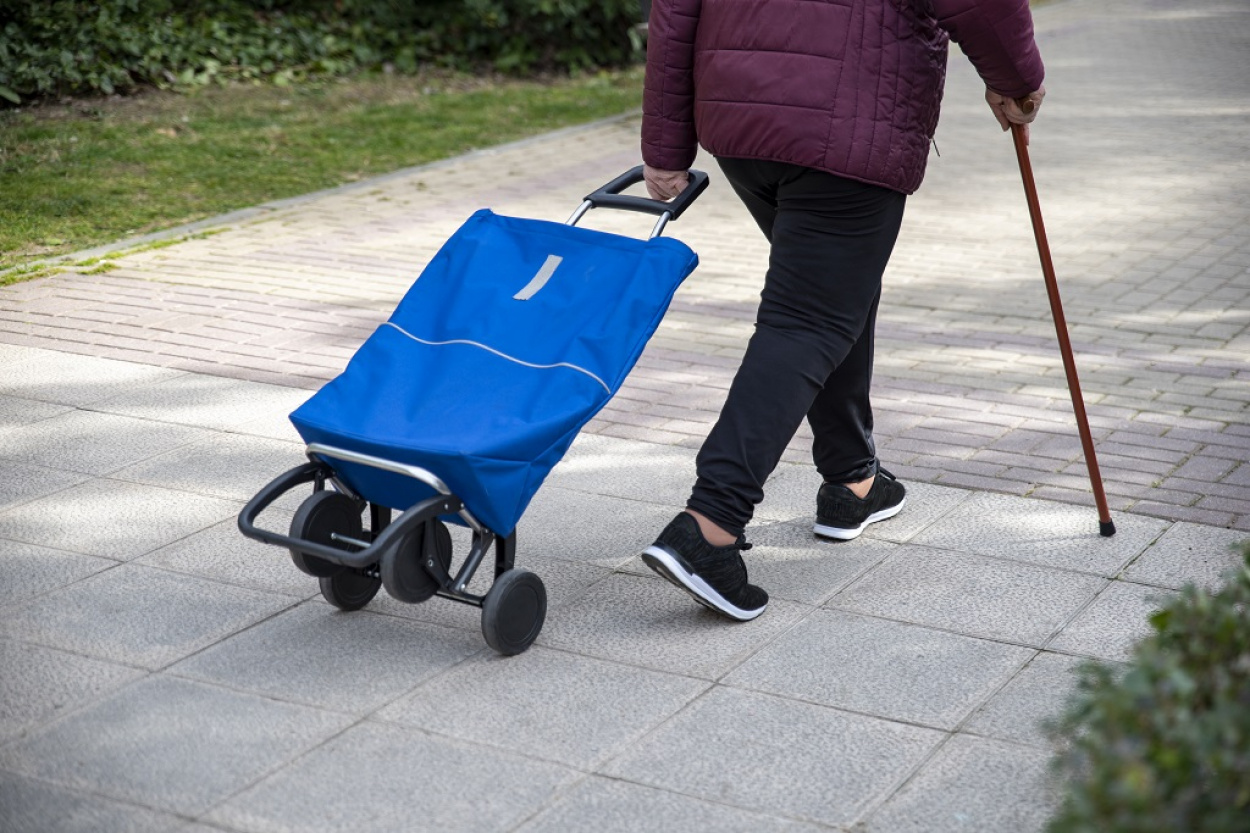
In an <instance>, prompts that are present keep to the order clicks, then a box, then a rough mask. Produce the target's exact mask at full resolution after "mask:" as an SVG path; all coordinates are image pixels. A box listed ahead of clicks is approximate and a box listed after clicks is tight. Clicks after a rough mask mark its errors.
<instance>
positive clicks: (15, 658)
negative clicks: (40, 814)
mask: <svg viewBox="0 0 1250 833" xmlns="http://www.w3.org/2000/svg"><path fill="white" fill-rule="evenodd" d="M143 675H144V672H142V671H140V670H138V669H136V668H129V667H127V666H124V665H116V664H114V663H109V662H101V661H100V660H94V659H88V658H87V657H83V656H79V655H78V654H71V653H65V652H63V651H54V650H52V649H51V648H41V647H39V646H37V645H26V644H23V643H21V642H13V641H10V640H7V639H0V745H3V744H4V743H5V742H7V741H10V740H13V739H14V738H17V737H20V736H21V735H22V734H23V733H25V732H27V731H29V730H31V729H33V728H35V727H37V726H40V725H42V724H44V723H47V722H49V721H51V720H54V719H56V718H57V717H58V716H60V715H63V714H66V713H67V712H70V711H73V710H74V709H75V708H77V707H78V706H81V705H84V704H86V703H88V702H89V701H91V700H92V699H94V698H96V697H99V696H100V695H102V694H105V693H107V692H109V691H112V690H113V689H116V688H118V687H119V686H122V685H124V684H126V683H128V682H131V681H132V680H135V679H138V678H139V677H142V676H143ZM0 803H2V802H0ZM0 829H4V830H8V829H9V828H7V827H4V828H0Z"/></svg>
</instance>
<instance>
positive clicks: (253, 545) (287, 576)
mask: <svg viewBox="0 0 1250 833" xmlns="http://www.w3.org/2000/svg"><path fill="white" fill-rule="evenodd" d="M272 518H273V528H274V529H279V530H282V529H285V528H286V527H288V526H289V525H290V515H289V514H288V513H284V512H280V511H276V510H274V511H273V513H272ZM133 563H135V564H145V565H147V566H149V567H159V568H160V569H162V570H170V571H172V572H175V573H185V574H186V575H189V576H199V577H200V578H206V579H210V580H212V581H216V582H220V583H222V584H234V585H238V586H239V587H246V588H249V589H251V590H259V591H261V592H263V593H276V594H279V595H284V596H292V597H294V598H298V599H308V598H311V597H313V596H315V595H317V593H318V590H317V579H315V578H313V577H312V576H309V575H306V574H304V573H302V572H300V571H299V569H298V568H297V567H296V566H295V565H294V564H293V563H292V562H291V557H290V554H289V552H288V551H287V550H285V549H281V548H279V547H274V546H270V545H268V544H262V543H260V542H259V541H253V540H252V539H251V538H246V537H244V536H243V534H242V533H240V532H239V525H238V522H237V521H235V520H234V519H230V520H225V521H222V522H221V523H218V524H214V525H213V526H210V527H209V528H208V529H204V530H201V531H199V532H196V533H194V534H192V535H188V536H187V537H186V538H182V539H180V540H178V541H175V542H174V543H172V544H169V545H168V546H164V547H161V548H160V549H158V550H155V551H153V552H150V553H148V554H147V555H145V556H142V557H140V558H136V559H135V560H134V562H133Z"/></svg>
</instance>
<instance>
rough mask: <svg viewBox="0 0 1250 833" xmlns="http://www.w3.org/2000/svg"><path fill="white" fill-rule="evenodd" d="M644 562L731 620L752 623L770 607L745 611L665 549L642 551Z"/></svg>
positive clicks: (655, 547)
mask: <svg viewBox="0 0 1250 833" xmlns="http://www.w3.org/2000/svg"><path fill="white" fill-rule="evenodd" d="M642 560H643V562H644V563H646V565H647V566H648V567H650V568H651V569H652V570H654V571H655V572H656V573H658V574H659V575H661V576H662V577H664V578H666V579H668V580H669V581H670V582H672V583H673V584H675V585H676V586H678V587H680V588H681V589H682V590H685V591H686V592H687V593H689V594H690V596H691V598H693V599H694V600H695V601H696V602H698V603H699V604H701V605H703V606H704V607H706V608H708V609H710V610H713V611H715V612H716V613H720V614H722V615H724V616H728V617H730V618H731V619H737V620H738V621H739V622H750V621H751V620H752V619H754V618H755V617H757V616H759V615H760V614H761V613H763V612H764V609H765V608H767V607H768V604H767V603H765V604H764V605H763V606H762V607H761V608H760V609H759V610H743V609H742V608H740V607H738V606H737V605H735V604H734V603H732V602H730V601H729V600H728V599H726V598H725V597H724V596H722V595H721V594H720V593H717V592H716V591H715V590H714V589H713V588H712V586H711V585H710V584H708V583H707V582H706V581H704V580H703V579H701V578H699V577H698V576H697V575H695V574H694V573H691V572H689V571H687V570H686V569H685V568H684V567H683V566H682V565H681V563H680V562H678V560H677V559H676V558H674V557H673V555H672V553H670V552H669V551H668V550H666V549H664V548H663V547H657V546H654V545H652V546H650V547H647V548H646V549H645V550H643V551H642Z"/></svg>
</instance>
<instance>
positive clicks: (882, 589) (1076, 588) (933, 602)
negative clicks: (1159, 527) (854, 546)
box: [827, 544, 1107, 648]
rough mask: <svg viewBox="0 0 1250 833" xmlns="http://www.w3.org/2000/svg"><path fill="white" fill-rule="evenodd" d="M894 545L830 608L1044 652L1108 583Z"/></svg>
mask: <svg viewBox="0 0 1250 833" xmlns="http://www.w3.org/2000/svg"><path fill="white" fill-rule="evenodd" d="M891 546H897V549H896V551H895V552H894V553H893V554H891V555H890V556H889V557H888V558H887V559H886V560H885V561H883V562H882V563H881V564H880V565H879V566H877V567H875V568H873V569H872V570H870V571H869V572H868V573H867V574H866V575H865V576H864V577H863V578H861V579H860V580H859V581H857V582H855V583H854V584H852V585H851V586H850V587H848V588H847V589H846V590H843V591H842V592H841V593H839V594H838V595H836V596H834V597H833V599H831V600H830V601H829V602H828V604H827V606H829V607H833V608H840V609H843V610H849V611H853V612H856V613H865V614H869V615H872V616H883V617H886V618H890V619H899V620H902V621H905V622H913V623H915V624H918V625H927V626H929V627H936V628H943V629H947V630H952V631H955V632H956V633H964V634H968V635H970V636H980V637H984V638H986V639H996V640H1002V641H1006V642H1014V643H1016V644H1019V645H1030V646H1034V647H1039V648H1040V647H1042V646H1043V645H1044V644H1045V643H1046V641H1047V640H1049V639H1050V638H1051V637H1052V636H1053V635H1054V634H1056V633H1057V632H1058V631H1059V630H1060V628H1062V627H1063V626H1064V625H1065V624H1066V623H1067V622H1068V621H1069V620H1070V619H1071V618H1072V617H1073V616H1074V615H1076V613H1077V611H1079V610H1080V609H1081V608H1082V607H1083V606H1084V605H1085V604H1086V603H1087V602H1089V600H1090V599H1092V598H1093V597H1094V595H1095V594H1096V593H1097V592H1098V591H1099V590H1101V589H1102V588H1103V587H1104V586H1105V585H1106V583H1107V581H1106V579H1102V578H1099V577H1097V576H1091V575H1085V574H1081V573H1073V572H1067V571H1062V570H1052V569H1047V568H1044V567H1037V566H1034V565H1032V564H1024V563H1021V562H1015V561H1004V560H1001V559H992V558H984V557H982V556H977V555H965V554H963V553H953V552H944V551H942V550H934V549H928V548H922V547H916V546H912V545H908V544H904V545H891Z"/></svg>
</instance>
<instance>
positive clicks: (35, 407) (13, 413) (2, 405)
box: [0, 387, 73, 431]
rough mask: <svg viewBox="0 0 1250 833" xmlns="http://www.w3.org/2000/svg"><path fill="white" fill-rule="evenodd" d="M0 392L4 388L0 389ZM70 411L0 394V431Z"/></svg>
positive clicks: (68, 408) (44, 403)
mask: <svg viewBox="0 0 1250 833" xmlns="http://www.w3.org/2000/svg"><path fill="white" fill-rule="evenodd" d="M0 390H4V388H2V387H0ZM72 410H73V408H71V407H70V406H68V405H56V404H53V403H51V402H40V401H38V400H36V399H22V398H21V397H17V396H7V395H5V394H0V431H3V430H4V429H6V428H13V427H15V426H18V425H26V424H27V423H30V422H39V421H40V420H42V419H48V418H49V417H54V416H57V415H59V414H63V413H66V412H68V411H72Z"/></svg>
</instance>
